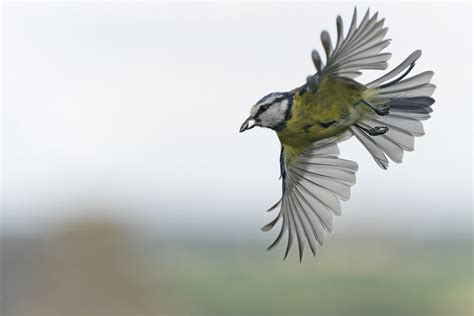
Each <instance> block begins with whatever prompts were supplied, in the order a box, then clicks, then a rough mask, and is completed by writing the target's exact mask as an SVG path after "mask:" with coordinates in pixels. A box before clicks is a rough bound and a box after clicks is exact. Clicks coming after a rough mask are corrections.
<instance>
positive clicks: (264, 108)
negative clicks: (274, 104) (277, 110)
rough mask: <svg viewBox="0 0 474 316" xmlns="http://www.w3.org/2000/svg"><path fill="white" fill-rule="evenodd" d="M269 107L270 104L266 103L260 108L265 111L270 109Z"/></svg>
mask: <svg viewBox="0 0 474 316" xmlns="http://www.w3.org/2000/svg"><path fill="white" fill-rule="evenodd" d="M269 107H270V104H265V105H262V106H261V107H260V109H262V112H263V111H266V110H268V108H269Z"/></svg>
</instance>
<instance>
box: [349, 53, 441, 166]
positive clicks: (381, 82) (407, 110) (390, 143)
mask: <svg viewBox="0 0 474 316" xmlns="http://www.w3.org/2000/svg"><path fill="white" fill-rule="evenodd" d="M420 56H421V51H420V50H417V51H415V52H413V53H412V54H411V55H410V56H408V57H407V59H405V61H403V62H402V63H401V64H400V65H399V66H397V67H396V68H395V69H393V70H392V71H390V72H389V73H387V74H386V75H384V76H382V77H380V78H378V79H377V80H374V81H372V82H370V83H368V84H367V87H369V88H374V89H376V92H377V94H376V97H375V98H374V99H372V100H370V102H371V103H373V104H374V105H375V106H376V107H380V108H388V109H389V114H387V115H383V116H376V117H375V118H373V119H370V120H367V121H364V125H367V127H368V128H373V127H376V126H377V127H379V126H384V127H388V131H387V132H386V133H385V134H383V135H378V136H371V135H369V134H368V133H367V132H366V129H367V128H361V126H352V127H351V132H352V134H354V136H355V137H356V138H357V139H358V140H359V141H360V142H361V143H362V144H363V145H364V146H365V148H366V149H367V150H368V151H369V153H370V154H371V155H372V157H373V158H374V159H375V161H376V162H377V164H378V165H379V166H380V167H381V168H383V169H387V168H388V159H387V156H388V157H389V158H390V159H391V160H393V161H394V162H396V163H400V162H402V159H403V153H404V151H405V150H406V151H413V150H414V143H415V139H414V137H417V136H422V135H424V129H423V124H422V123H421V121H423V120H427V119H429V118H430V113H431V112H432V111H433V110H432V109H431V105H432V104H433V103H434V102H435V100H434V99H433V98H431V95H432V94H433V92H434V90H435V89H436V86H435V85H434V84H431V83H430V80H431V78H432V77H433V74H434V73H433V72H432V71H426V72H422V73H420V74H418V75H415V76H413V77H410V78H407V79H404V80H403V78H405V76H406V75H408V73H409V72H410V71H411V70H412V68H413V67H414V65H415V62H416V60H418V58H420ZM402 72H403V74H402V75H401V76H399V77H398V78H396V79H393V78H394V77H396V76H398V75H399V74H401V73H402ZM391 79H392V81H389V80H391ZM387 81H389V82H388V83H386V82H387Z"/></svg>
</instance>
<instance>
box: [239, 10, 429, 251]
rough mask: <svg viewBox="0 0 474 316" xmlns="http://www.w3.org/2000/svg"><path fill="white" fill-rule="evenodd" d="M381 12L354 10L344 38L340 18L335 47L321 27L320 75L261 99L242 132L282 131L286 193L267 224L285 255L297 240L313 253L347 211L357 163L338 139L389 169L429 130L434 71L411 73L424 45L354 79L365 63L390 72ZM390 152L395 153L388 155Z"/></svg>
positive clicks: (317, 64)
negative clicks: (367, 78) (370, 77)
mask: <svg viewBox="0 0 474 316" xmlns="http://www.w3.org/2000/svg"><path fill="white" fill-rule="evenodd" d="M383 24H384V19H381V20H378V13H375V14H374V15H372V16H371V15H370V13H369V11H367V13H366V14H365V15H364V17H363V18H362V21H361V22H360V24H358V23H357V10H356V9H355V10H354V14H353V17H352V21H351V24H350V27H349V31H348V32H347V34H346V35H345V36H344V31H343V25H342V19H341V17H340V16H338V17H337V20H336V26H337V42H336V45H335V47H333V44H332V41H331V38H330V36H329V34H328V32H326V31H323V32H322V33H321V42H322V44H323V48H324V51H325V55H326V62H325V64H324V63H323V61H322V59H321V57H320V54H319V53H318V52H317V51H313V52H312V55H311V57H312V60H313V63H314V66H315V68H316V73H315V74H314V75H311V76H308V77H307V78H306V82H305V83H304V84H303V85H302V86H300V87H298V88H295V89H293V90H291V91H289V92H275V93H270V94H268V95H267V96H265V97H263V98H262V99H260V100H259V101H258V102H257V103H256V104H255V105H254V106H253V107H252V108H251V111H250V117H249V118H247V119H246V120H245V122H244V123H243V124H242V126H241V128H240V132H243V131H246V130H249V129H251V128H253V127H255V126H260V127H266V128H270V129H272V130H274V131H275V132H276V134H277V136H278V138H279V140H280V143H281V154H280V171H281V178H282V186H283V190H282V191H283V192H282V197H281V199H280V200H279V201H278V202H277V203H276V204H275V205H274V206H272V207H271V208H270V209H269V211H272V210H274V209H277V208H278V207H279V206H280V207H279V212H278V215H277V216H276V218H275V219H274V220H273V221H271V222H270V223H268V224H267V225H265V226H264V227H262V230H263V231H268V230H270V229H272V228H273V227H274V226H275V225H276V224H277V223H278V222H279V221H280V220H282V225H281V229H280V231H279V233H278V235H277V237H276V239H275V240H274V242H273V243H272V244H271V245H270V246H269V247H268V249H272V248H273V247H275V246H276V245H277V244H278V243H279V242H280V241H281V240H282V238H283V236H284V235H285V234H286V233H287V245H286V251H285V256H284V257H285V258H286V257H287V255H288V253H289V251H290V249H291V247H292V245H293V243H294V240H295V238H296V242H297V244H298V247H299V258H300V260H301V259H302V256H303V249H304V245H305V243H306V242H307V243H308V244H309V247H310V248H311V251H312V253H313V255H316V249H317V247H319V246H322V245H323V243H324V235H325V232H332V229H333V215H340V214H341V206H340V200H343V201H345V200H348V199H349V197H350V187H351V186H352V185H353V184H354V183H355V180H356V178H355V174H356V171H357V169H358V166H357V163H355V162H353V161H350V160H345V159H341V158H338V155H339V150H338V146H337V144H338V143H339V142H342V141H344V140H347V139H348V138H350V137H352V136H355V137H356V138H357V139H358V140H359V141H360V142H361V143H362V145H363V146H364V147H365V148H366V149H367V151H368V152H369V153H370V155H372V157H373V158H374V160H375V162H376V163H377V164H378V165H379V166H380V167H381V168H383V169H387V167H388V162H389V160H388V158H390V159H391V160H392V161H394V162H396V163H400V162H402V158H403V153H404V151H412V150H414V137H416V136H422V135H423V134H424V131H423V125H422V123H421V121H423V120H426V119H428V118H429V117H430V112H432V110H431V105H432V104H433V103H434V102H435V100H434V99H433V98H432V97H431V95H432V94H433V92H434V90H435V88H436V87H435V85H433V84H431V83H430V81H431V78H432V77H433V74H434V73H433V72H432V71H425V72H422V73H419V74H417V75H414V76H411V77H407V76H408V74H409V73H410V72H411V71H412V69H413V67H414V65H415V62H416V61H417V60H418V59H419V58H420V56H421V51H420V50H416V51H414V52H413V53H412V54H411V55H409V56H408V57H407V58H406V59H405V60H404V61H403V62H402V63H401V64H400V65H398V66H397V67H395V68H394V69H393V70H391V71H390V72H388V73H386V74H384V75H383V76H381V77H380V78H378V79H376V80H374V81H372V82H369V83H365V84H363V83H360V82H358V81H356V80H354V78H356V77H357V76H358V75H360V74H361V70H362V69H375V70H385V69H386V68H387V66H388V63H387V61H388V60H389V59H390V57H391V54H390V53H386V52H382V50H383V49H384V48H385V47H387V46H388V45H389V43H390V40H388V39H384V38H385V35H386V33H387V30H388V29H387V28H386V27H384V26H383ZM387 157H388V158H387Z"/></svg>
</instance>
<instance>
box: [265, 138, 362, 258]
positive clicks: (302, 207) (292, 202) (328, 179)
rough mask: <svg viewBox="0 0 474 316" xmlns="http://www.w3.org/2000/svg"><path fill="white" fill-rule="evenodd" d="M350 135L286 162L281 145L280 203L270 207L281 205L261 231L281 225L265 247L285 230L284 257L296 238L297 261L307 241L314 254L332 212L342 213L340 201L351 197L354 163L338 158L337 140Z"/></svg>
mask: <svg viewBox="0 0 474 316" xmlns="http://www.w3.org/2000/svg"><path fill="white" fill-rule="evenodd" d="M350 136H351V134H350V133H344V134H343V135H340V136H338V137H331V138H327V139H324V140H321V141H318V142H315V143H314V144H313V145H312V146H310V147H309V148H308V150H307V151H305V152H303V153H302V154H300V155H299V156H298V157H296V158H294V159H292V160H289V161H288V160H287V159H286V156H285V155H284V154H285V150H284V148H283V157H285V159H284V161H283V163H284V176H283V186H284V190H283V197H282V199H281V203H277V204H275V205H274V206H273V208H276V207H277V206H278V205H280V211H279V213H278V215H277V216H276V218H275V219H273V220H272V221H271V222H270V223H268V224H267V225H265V226H263V227H262V230H263V231H268V230H270V229H272V228H273V227H274V226H276V224H277V223H278V222H279V221H280V219H281V220H282V225H281V227H280V231H279V233H278V235H277V237H276V239H275V240H274V241H273V243H272V244H271V245H270V246H269V247H268V249H272V248H274V247H275V246H276V245H277V244H278V243H280V241H281V240H282V239H283V236H284V235H285V234H286V233H288V237H287V238H288V239H287V243H286V250H285V256H284V257H285V258H286V257H287V256H288V254H289V252H290V250H291V248H292V246H293V244H294V240H295V239H296V241H297V243H298V252H299V256H300V260H301V258H302V256H303V251H304V244H305V243H306V242H307V243H308V244H309V247H310V248H311V252H312V253H313V254H316V248H317V247H316V246H318V245H323V243H324V234H325V231H327V232H332V229H333V215H340V214H341V206H340V200H347V199H348V198H349V197H350V187H351V186H352V185H353V184H354V183H355V172H356V171H357V168H358V167H357V164H356V163H355V162H353V161H349V160H344V159H340V158H338V157H337V155H338V154H339V149H338V148H337V143H338V142H340V141H342V140H345V139H347V138H348V137H350ZM295 237H296V238H295Z"/></svg>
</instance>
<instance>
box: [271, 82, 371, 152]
mask: <svg viewBox="0 0 474 316" xmlns="http://www.w3.org/2000/svg"><path fill="white" fill-rule="evenodd" d="M370 91H371V90H370V89H367V88H366V87H365V86H364V85H362V84H359V83H357V82H356V81H354V80H351V79H348V78H327V79H325V80H323V81H321V83H320V85H319V89H318V91H308V90H305V89H299V88H297V89H295V90H293V91H292V94H293V102H292V106H291V112H290V116H289V119H288V120H287V121H286V124H285V125H284V126H282V127H281V128H280V129H278V130H277V131H276V133H277V135H278V138H279V140H280V142H281V144H282V145H283V146H284V148H285V154H286V155H287V156H288V158H289V159H288V161H289V160H291V158H290V157H293V156H295V155H298V154H301V153H302V152H303V151H304V150H305V149H307V148H308V146H310V145H311V144H312V143H314V142H315V141H318V140H321V139H324V138H328V137H332V136H336V135H339V134H341V133H343V132H345V131H347V129H348V128H349V127H350V126H352V125H354V124H355V123H356V122H359V121H361V120H363V119H366V118H368V117H371V116H373V111H372V110H371V109H370V108H368V107H367V106H366V105H360V104H359V103H360V100H361V98H364V96H369V95H370Z"/></svg>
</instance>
